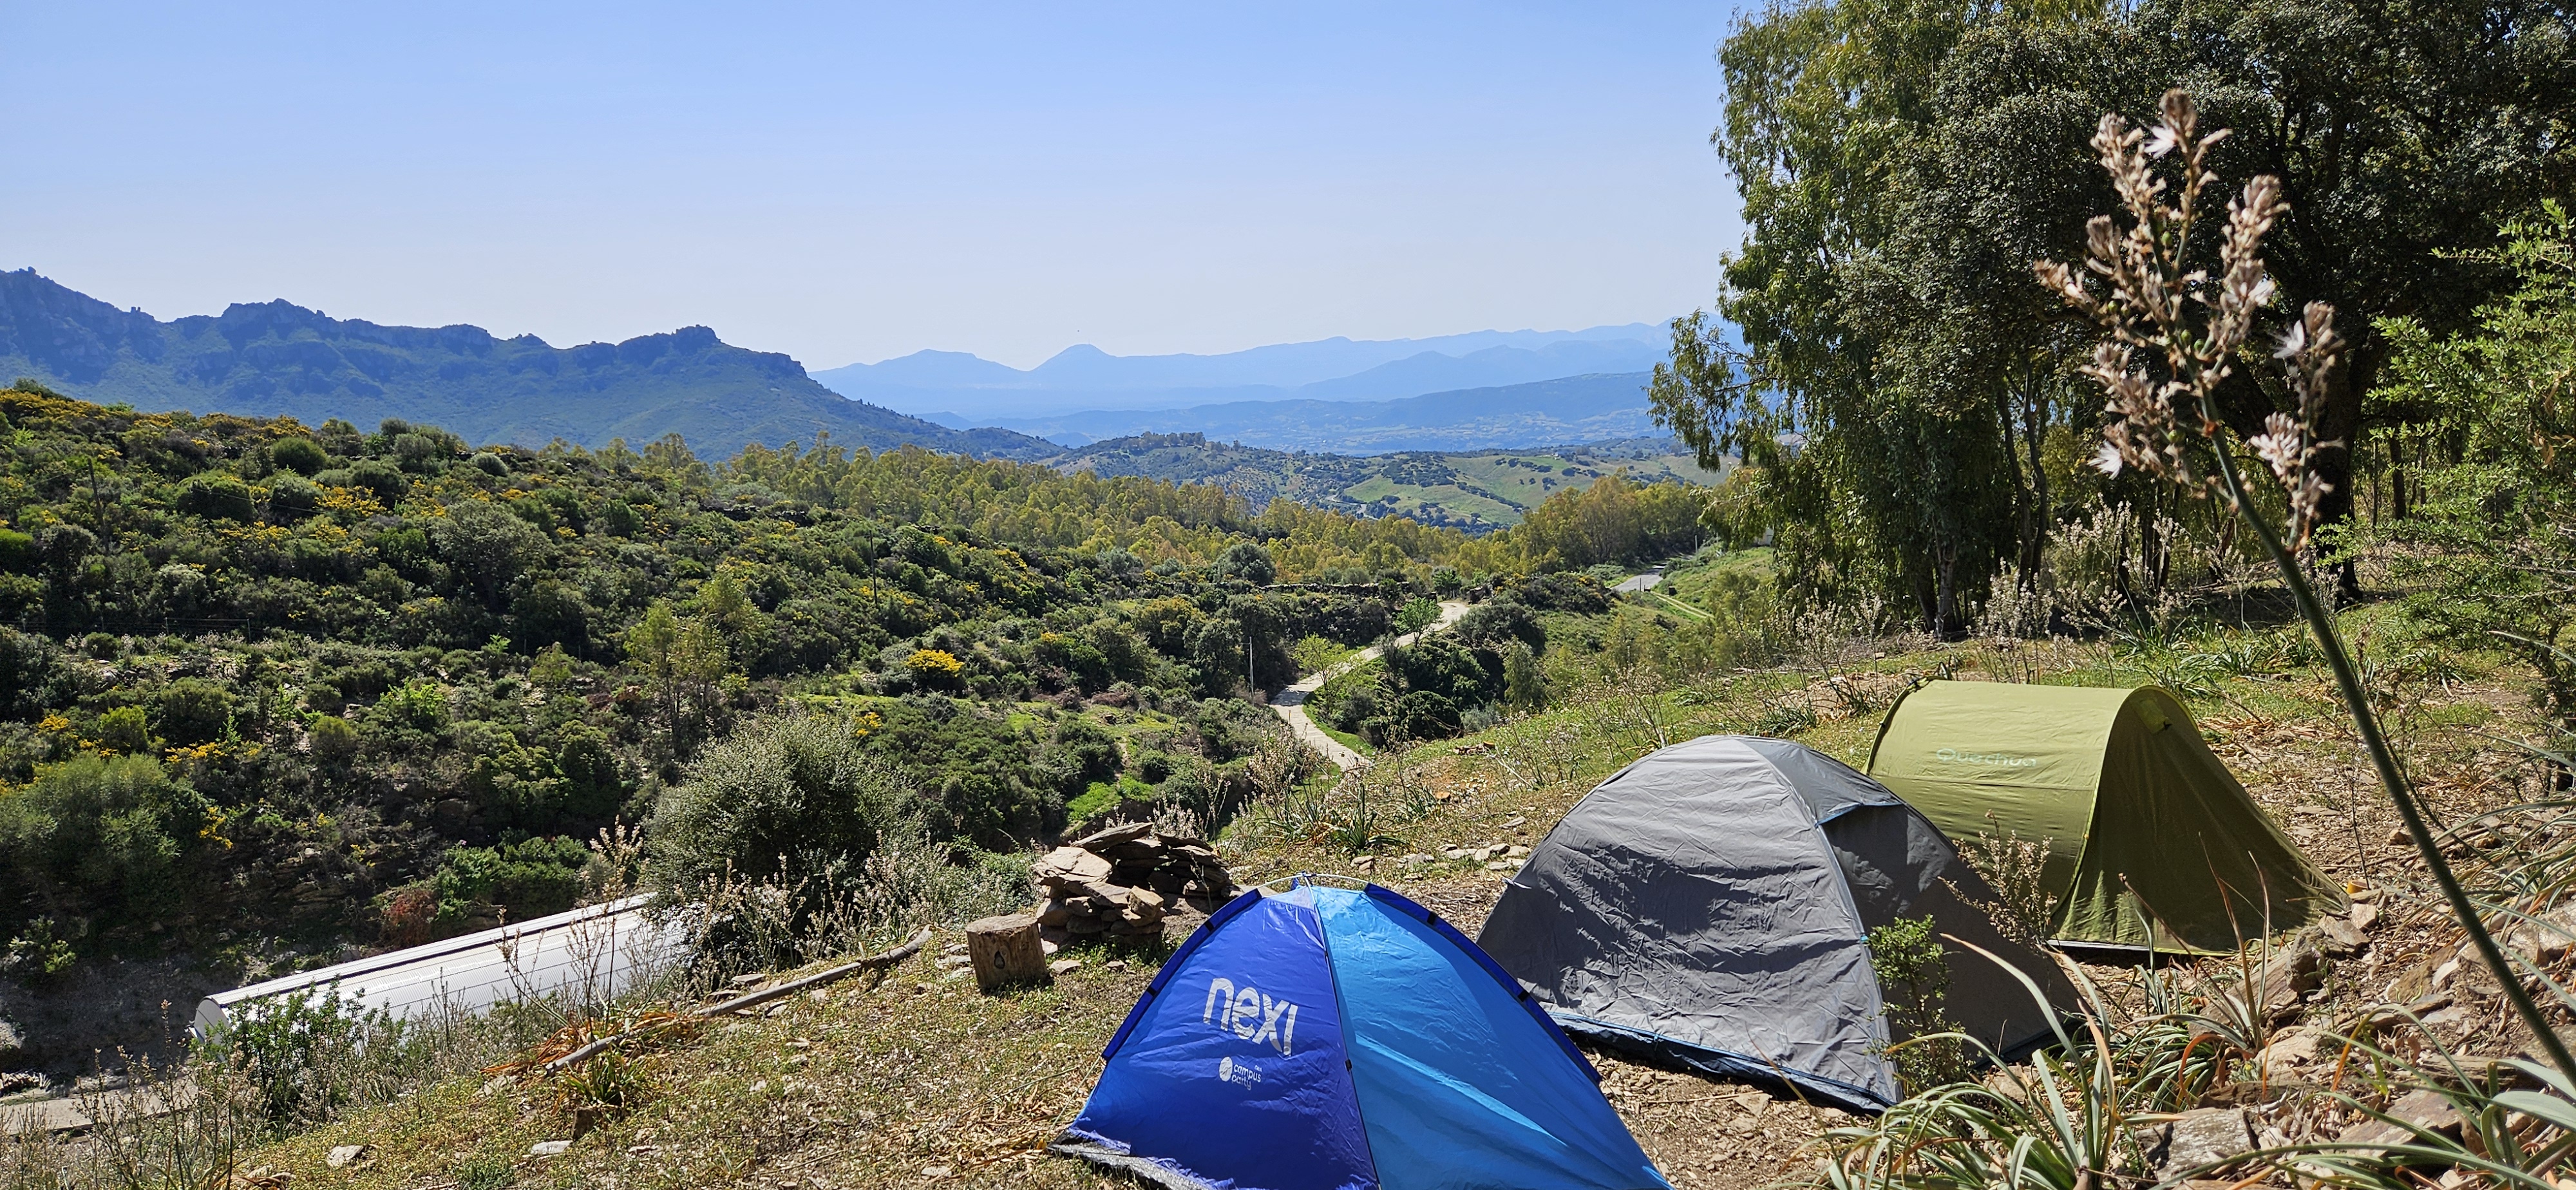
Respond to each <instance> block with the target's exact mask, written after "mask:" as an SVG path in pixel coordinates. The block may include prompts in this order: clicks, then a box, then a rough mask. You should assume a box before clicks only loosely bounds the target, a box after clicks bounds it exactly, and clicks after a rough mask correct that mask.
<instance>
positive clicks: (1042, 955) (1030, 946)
mask: <svg viewBox="0 0 2576 1190" xmlns="http://www.w3.org/2000/svg"><path fill="white" fill-rule="evenodd" d="M966 954H967V956H968V957H969V958H972V959H973V960H974V961H975V986H977V987H980V988H982V989H984V990H985V991H988V992H989V991H992V990H993V989H995V988H1002V987H1008V986H1010V985H1012V984H1021V983H1044V982H1046V979H1047V967H1046V950H1045V948H1043V947H1041V946H1039V945H1038V917H1037V915H1036V914H1034V913H1015V914H1012V915H1010V916H1008V917H987V918H984V919H982V920H980V921H972V922H968V923H966Z"/></svg>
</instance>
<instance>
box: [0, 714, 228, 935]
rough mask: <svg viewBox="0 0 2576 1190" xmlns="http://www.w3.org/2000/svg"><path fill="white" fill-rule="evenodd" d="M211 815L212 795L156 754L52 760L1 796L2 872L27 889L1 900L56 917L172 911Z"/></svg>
mask: <svg viewBox="0 0 2576 1190" xmlns="http://www.w3.org/2000/svg"><path fill="white" fill-rule="evenodd" d="M123 709H125V710H133V709H134V708H131V707H128V708H123ZM137 717H138V718H139V712H138V713H137ZM206 824H207V805H206V802H205V799H203V798H202V797H199V796H198V794H197V792H196V791H195V790H193V789H190V788H189V787H187V786H186V785H183V784H181V783H179V782H178V781H175V780H173V779H172V778H171V777H170V774H169V773H168V772H166V771H165V770H163V768H162V767H161V762H160V761H158V760H155V759H153V758H151V757H149V756H86V755H85V756H78V757H75V758H73V759H71V760H67V761H64V762H62V763H60V764H54V765H47V766H45V767H43V768H40V769H38V770H37V773H36V779H35V781H34V782H33V783H31V784H29V785H28V786H27V787H26V788H25V789H21V790H18V791H17V792H14V793H11V794H8V795H5V796H0V882H5V883H7V884H13V885H17V886H18V888H17V889H16V890H15V891H16V892H17V893H18V894H19V895H18V896H17V897H13V898H10V900H9V901H7V902H0V903H18V904H25V903H33V904H35V905H37V906H43V907H47V908H51V909H54V910H57V913H56V916H57V917H60V916H63V915H67V914H68V915H83V914H88V913H106V914H109V915H116V916H123V917H131V918H133V919H136V920H159V919H162V918H165V917H168V916H169V915H170V914H171V912H172V910H173V908H174V906H176V905H178V904H180V903H181V902H182V900H183V899H182V898H181V897H180V896H179V895H178V894H179V892H180V890H181V887H182V884H183V876H184V870H183V864H182V862H181V861H182V859H183V857H184V856H185V855H186V854H187V852H188V851H189V849H190V848H191V847H193V846H194V845H195V844H196V842H197V838H198V833H199V831H201V830H202V829H203V828H204V827H205V826H206Z"/></svg>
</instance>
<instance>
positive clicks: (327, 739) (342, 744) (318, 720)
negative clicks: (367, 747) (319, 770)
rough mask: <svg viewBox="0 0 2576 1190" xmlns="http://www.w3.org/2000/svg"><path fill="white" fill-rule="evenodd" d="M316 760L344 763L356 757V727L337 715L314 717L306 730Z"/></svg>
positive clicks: (357, 741)
mask: <svg viewBox="0 0 2576 1190" xmlns="http://www.w3.org/2000/svg"><path fill="white" fill-rule="evenodd" d="M307 730H308V731H309V732H310V733H311V734H312V737H313V755H314V757H315V758H316V759H319V760H327V761H331V762H334V763H346V762H348V761H349V760H351V759H352V758H354V757H356V756H357V755H358V747H359V738H358V725H357V724H355V723H351V722H349V721H348V720H346V719H343V718H341V717H339V716H338V715H315V716H314V717H313V722H312V724H311V725H310V726H309V728H308V729H307Z"/></svg>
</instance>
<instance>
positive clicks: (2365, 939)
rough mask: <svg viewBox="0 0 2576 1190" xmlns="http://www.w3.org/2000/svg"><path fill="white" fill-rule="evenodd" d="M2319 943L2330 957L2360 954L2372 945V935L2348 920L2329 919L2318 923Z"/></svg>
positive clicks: (2339, 918)
mask: <svg viewBox="0 0 2576 1190" xmlns="http://www.w3.org/2000/svg"><path fill="white" fill-rule="evenodd" d="M2317 942H2318V944H2319V945H2320V946H2322V947H2323V948H2324V949H2325V952H2326V953H2327V954H2330V955H2337V956H2341V955H2350V954H2359V953H2361V952H2362V951H2363V950H2364V949H2366V948H2368V947H2369V945H2370V935H2369V934H2366V933H2363V932H2362V929H2361V927H2360V926H2357V925H2354V924H2352V922H2351V921H2350V920H2348V919H2346V918H2341V917H2329V918H2325V919H2323V920H2321V921H2319V922H2317Z"/></svg>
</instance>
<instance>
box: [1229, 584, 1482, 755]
mask: <svg viewBox="0 0 2576 1190" xmlns="http://www.w3.org/2000/svg"><path fill="white" fill-rule="evenodd" d="M1466 614H1467V605H1466V604H1464V603H1461V602H1458V601H1456V600H1450V599H1444V600H1442V601H1440V618H1439V619H1437V620H1433V621H1432V622H1431V626H1430V627H1428V628H1425V629H1423V630H1422V632H1408V633H1406V634H1404V635H1402V636H1399V637H1397V638H1395V645H1396V647H1398V648H1402V647H1404V646H1405V645H1409V644H1412V643H1413V642H1414V641H1415V639H1417V638H1419V637H1420V636H1421V635H1422V634H1423V633H1424V632H1438V631H1440V630H1441V629H1443V628H1446V627H1448V626H1450V625H1452V624H1455V623H1457V622H1458V617H1460V616H1463V615H1466ZM1381 651H1382V650H1381V649H1380V648H1379V647H1378V646H1376V645H1370V646H1369V647H1367V648H1365V649H1362V650H1360V651H1359V652H1356V653H1353V654H1351V655H1350V656H1349V657H1347V658H1345V659H1343V660H1342V661H1340V662H1337V663H1335V664H1334V665H1332V666H1331V667H1330V668H1327V669H1325V670H1323V671H1322V672H1320V673H1315V674H1310V675H1308V676H1307V677H1306V678H1304V679H1303V680H1301V681H1299V682H1298V683H1297V684H1296V685H1293V686H1290V687H1288V688H1287V689H1285V690H1282V691H1280V692H1279V693H1277V694H1275V695H1272V696H1271V699H1270V709H1271V710H1273V711H1275V712H1277V713H1278V715H1279V717H1280V718H1281V719H1282V720H1285V721H1286V722H1287V724H1288V730H1289V731H1290V732H1292V733H1294V734H1295V735H1296V737H1297V738H1298V739H1299V740H1302V741H1304V742H1305V744H1306V746H1307V747H1310V748H1313V749H1314V750H1316V751H1318V752H1321V753H1323V754H1324V758H1325V759H1326V760H1330V761H1332V762H1333V764H1334V766H1335V767H1337V768H1339V769H1341V770H1342V771H1344V772H1349V771H1350V770H1352V769H1364V768H1367V767H1368V764H1369V759H1368V757H1365V756H1362V755H1360V754H1359V753H1357V752H1353V751H1351V750H1350V747H1349V746H1348V745H1346V744H1344V743H1342V742H1341V741H1340V740H1337V739H1334V738H1333V737H1331V736H1329V735H1326V734H1324V729H1323V728H1320V727H1317V726H1315V721H1314V720H1313V719H1310V718H1308V717H1307V716H1306V699H1307V697H1308V696H1309V695H1312V694H1313V693H1315V691H1317V690H1319V689H1322V688H1323V685H1324V683H1326V682H1329V681H1332V680H1333V679H1334V678H1337V677H1340V676H1342V675H1343V674H1346V673H1349V672H1350V671H1352V670H1354V669H1357V668H1359V667H1360V666H1363V665H1366V664H1368V663H1369V662H1371V661H1375V660H1377V658H1378V654H1379V653H1380V652H1381Z"/></svg>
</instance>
